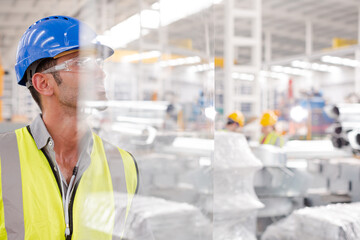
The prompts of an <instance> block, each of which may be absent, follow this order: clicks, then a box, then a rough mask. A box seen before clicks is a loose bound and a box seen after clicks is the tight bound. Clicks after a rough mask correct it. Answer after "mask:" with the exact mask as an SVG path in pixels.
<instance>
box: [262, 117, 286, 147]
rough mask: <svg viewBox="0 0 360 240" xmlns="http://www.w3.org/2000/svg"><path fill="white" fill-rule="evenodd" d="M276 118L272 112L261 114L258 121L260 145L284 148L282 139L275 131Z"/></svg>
mask: <svg viewBox="0 0 360 240" xmlns="http://www.w3.org/2000/svg"><path fill="white" fill-rule="evenodd" d="M277 118H278V117H277V115H276V114H275V112H274V111H267V112H265V113H263V115H262V117H261V119H260V124H261V126H262V128H261V133H262V135H261V137H260V144H271V145H274V146H278V147H282V146H284V139H283V138H282V136H280V135H279V134H278V133H277V132H276V131H275V124H276V122H277Z"/></svg>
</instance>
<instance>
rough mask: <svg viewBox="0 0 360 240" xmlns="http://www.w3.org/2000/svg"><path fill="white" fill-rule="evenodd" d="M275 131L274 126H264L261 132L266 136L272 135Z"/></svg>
mask: <svg viewBox="0 0 360 240" xmlns="http://www.w3.org/2000/svg"><path fill="white" fill-rule="evenodd" d="M273 130H274V127H273V126H264V127H262V128H261V132H262V133H263V134H265V135H267V134H269V133H271V132H272V131H273Z"/></svg>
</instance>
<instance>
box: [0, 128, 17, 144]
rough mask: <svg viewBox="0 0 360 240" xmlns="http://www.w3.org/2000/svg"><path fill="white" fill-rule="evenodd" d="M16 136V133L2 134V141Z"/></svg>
mask: <svg viewBox="0 0 360 240" xmlns="http://www.w3.org/2000/svg"><path fill="white" fill-rule="evenodd" d="M17 130H18V129H17ZM14 135H15V131H8V132H2V133H0V141H6V140H10V139H11V137H12V136H14Z"/></svg>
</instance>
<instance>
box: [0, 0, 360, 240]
mask: <svg viewBox="0 0 360 240" xmlns="http://www.w3.org/2000/svg"><path fill="white" fill-rule="evenodd" d="M60 15H61V16H69V17H73V18H77V19H79V20H81V21H83V22H85V23H86V24H88V25H89V26H90V27H91V28H92V29H93V30H94V31H95V32H96V33H97V34H98V35H97V37H96V40H97V41H98V42H100V43H101V44H103V45H106V46H109V47H111V48H112V49H114V54H113V55H112V56H110V57H109V58H107V59H105V61H104V63H103V70H104V72H105V74H106V78H105V82H104V85H105V90H106V96H107V100H102V101H98V100H93V99H92V98H91V96H93V94H95V93H94V92H96V91H97V90H96V89H97V85H96V80H97V79H95V76H94V77H92V76H91V75H89V74H86V73H85V74H83V75H82V76H81V83H80V87H79V94H78V106H81V107H78V116H79V118H81V119H86V121H87V123H88V125H89V126H90V127H91V129H92V131H93V132H94V133H96V134H97V135H99V136H100V137H101V138H102V139H104V140H106V141H108V142H110V143H112V144H114V145H116V146H118V147H120V148H122V149H125V150H126V151H128V152H130V153H131V155H132V156H133V157H134V158H135V159H136V164H137V167H138V171H139V183H140V184H139V191H138V193H137V194H136V196H135V197H134V199H133V203H132V206H131V209H130V211H129V213H128V214H127V220H126V223H124V225H125V226H124V229H125V231H122V230H121V234H120V233H119V231H120V230H119V231H118V233H116V234H118V235H116V234H115V233H114V234H115V235H116V236H120V235H121V236H123V239H128V240H135V239H136V240H147V239H149V240H168V239H172V240H208V239H214V240H304V239H307V240H359V239H360V202H359V201H360V43H359V41H360V1H359V0H342V1H337V0H319V1H312V0H296V1H294V0H137V1H133V0H0V20H1V21H0V133H5V132H11V131H14V130H15V129H18V128H21V127H25V126H27V125H29V124H30V123H31V122H32V121H33V119H34V118H35V117H36V116H38V115H39V114H40V112H41V111H40V109H39V107H38V105H37V104H36V103H35V101H34V100H33V99H32V96H31V94H30V92H29V91H28V89H26V87H23V86H19V85H18V83H17V81H16V73H15V68H14V66H15V64H16V61H17V60H16V53H17V48H18V43H19V40H20V38H21V36H22V35H23V34H24V32H25V31H26V30H27V29H28V28H29V27H30V25H31V24H33V23H35V22H36V21H38V20H39V19H42V18H45V17H49V16H60ZM80 30H81V29H80ZM79 34H80V35H81V34H82V32H81V31H80V33H79ZM81 51H82V49H80V52H81ZM91 78H93V79H91ZM234 116H235V118H234ZM61 118H62V116H59V119H61ZM228 125H235V126H236V127H235V128H234V129H230V128H228ZM266 128H270V129H271V131H272V132H271V134H272V136H273V139H267V136H268V133H264V131H265V130H264V129H266ZM269 134H270V133H269ZM110 167H111V166H110ZM0 170H1V168H0ZM3 181H4V180H3ZM5 181H6V180H5ZM0 200H1V201H2V199H0ZM84 204H86V203H84ZM90 207H91V206H90ZM123 207H124V208H126V205H124V206H123ZM101 214H102V210H101V207H99V210H98V216H99V218H101ZM0 218H1V216H0ZM49 221H51V219H49ZM91 224H92V225H91ZM91 224H90V225H91V226H90V227H92V228H94V229H97V230H98V231H105V230H106V229H105V228H104V229H102V226H101V224H96V222H93V223H91ZM114 232H115V231H114Z"/></svg>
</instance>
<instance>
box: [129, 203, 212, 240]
mask: <svg viewBox="0 0 360 240" xmlns="http://www.w3.org/2000/svg"><path fill="white" fill-rule="evenodd" d="M211 234H212V232H211V222H210V221H209V220H208V219H207V218H206V217H205V216H204V215H203V214H202V213H201V211H200V210H199V209H198V208H196V207H194V206H192V205H190V204H187V203H178V202H172V201H167V200H165V199H160V198H154V197H142V196H137V197H136V198H135V199H134V203H133V206H132V208H131V211H130V214H129V215H128V219H127V227H126V232H125V237H124V239H129V240H133V239H134V240H135V239H142V240H169V239H171V240H184V239H187V240H198V239H211Z"/></svg>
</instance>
